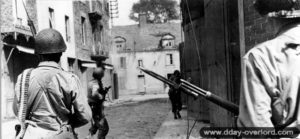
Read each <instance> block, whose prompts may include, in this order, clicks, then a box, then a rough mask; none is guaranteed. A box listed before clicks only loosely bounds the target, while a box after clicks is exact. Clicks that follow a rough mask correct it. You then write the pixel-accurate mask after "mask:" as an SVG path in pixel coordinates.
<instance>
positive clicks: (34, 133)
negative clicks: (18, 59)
mask: <svg viewBox="0 0 300 139" xmlns="http://www.w3.org/2000/svg"><path fill="white" fill-rule="evenodd" d="M65 50H66V44H65V42H64V40H63V37H62V36H61V34H60V33H59V32H58V31H56V30H54V29H44V30H41V31H40V32H39V33H38V34H37V35H36V37H35V53H36V54H37V55H38V57H39V60H40V63H39V65H38V66H37V67H36V68H35V69H32V71H31V74H30V78H29V87H28V102H27V113H28V114H27V115H26V121H29V123H31V124H28V126H27V129H26V132H25V134H24V137H23V139H38V138H49V139H50V138H70V139H71V138H76V136H75V135H74V134H73V133H75V132H74V131H73V128H77V127H80V126H83V125H85V124H87V123H88V122H89V120H90V119H91V110H90V108H89V107H88V103H87V100H86V97H85V94H84V93H83V92H82V89H81V85H80V81H79V79H78V77H77V76H76V75H74V74H72V73H69V72H66V71H64V70H63V69H62V68H61V67H60V66H59V64H58V63H59V61H60V57H61V55H62V53H63V52H64V51H65ZM21 76H22V74H21V75H19V76H18V80H17V83H16V89H15V90H16V93H15V94H16V95H15V100H14V112H15V114H16V115H17V114H18V110H19V106H20V105H22V104H20V98H21V95H22V94H21V91H22V90H20V86H21V85H22V84H21V83H22V82H23V81H21V78H22V77H21Z"/></svg>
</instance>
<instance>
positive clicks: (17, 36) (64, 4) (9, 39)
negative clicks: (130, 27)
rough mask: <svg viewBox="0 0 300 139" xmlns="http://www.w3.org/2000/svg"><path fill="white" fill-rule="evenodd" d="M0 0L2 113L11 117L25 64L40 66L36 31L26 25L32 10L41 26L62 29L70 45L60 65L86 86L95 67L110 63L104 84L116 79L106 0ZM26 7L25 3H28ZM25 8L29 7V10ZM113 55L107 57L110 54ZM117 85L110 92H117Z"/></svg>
mask: <svg viewBox="0 0 300 139" xmlns="http://www.w3.org/2000/svg"><path fill="white" fill-rule="evenodd" d="M24 2H25V6H24V5H23V3H22V0H13V1H11V0H1V4H3V6H1V22H4V24H2V25H1V37H2V40H3V42H4V47H3V53H4V54H3V56H2V57H1V60H2V61H1V62H2V65H1V69H3V70H2V73H1V74H2V78H1V81H2V82H1V83H2V86H3V87H2V88H1V92H2V93H1V95H2V108H5V109H2V113H3V117H2V118H11V117H13V116H14V114H13V113H12V109H11V108H12V102H13V97H14V86H15V82H16V77H17V76H18V75H19V74H20V73H21V72H22V71H23V70H24V69H26V68H29V67H36V66H37V64H38V60H37V57H36V56H35V55H34V50H33V35H32V33H31V31H30V28H29V26H28V25H27V19H28V17H27V15H26V11H27V12H28V15H29V16H30V18H31V19H32V20H33V22H34V24H35V28H36V30H37V32H38V31H39V30H42V29H45V28H54V29H56V30H58V31H59V32H60V33H61V34H62V36H63V38H64V40H65V42H66V44H67V50H66V52H65V53H64V54H63V56H62V58H61V62H60V65H61V67H62V68H63V69H64V70H66V71H70V72H73V73H75V74H76V75H78V77H79V78H80V81H81V84H82V86H83V91H84V92H86V91H87V83H88V81H89V80H91V78H92V71H93V68H94V67H97V66H99V65H100V64H105V65H106V67H107V68H108V70H107V71H106V72H107V74H106V76H105V79H104V84H105V85H111V84H112V83H113V76H112V75H113V67H112V65H111V64H110V60H109V59H108V48H109V47H110V34H109V25H108V23H109V10H108V7H107V6H108V1H106V0H88V1H87V0H85V1H73V0H64V1H60V0H55V1H54V0H53V1H39V0H38V1H36V0H26V1H24ZM24 7H25V8H24ZM25 9H26V10H25ZM107 59H108V60H107ZM112 92H114V90H113V89H112V90H111V92H110V95H109V96H110V97H112Z"/></svg>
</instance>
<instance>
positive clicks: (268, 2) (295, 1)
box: [254, 0, 300, 18]
mask: <svg viewBox="0 0 300 139" xmlns="http://www.w3.org/2000/svg"><path fill="white" fill-rule="evenodd" d="M299 4H300V0H255V2H254V7H255V9H256V10H257V11H258V12H259V14H261V15H268V16H269V17H279V18H299V17H300V11H299V10H300V5H299Z"/></svg>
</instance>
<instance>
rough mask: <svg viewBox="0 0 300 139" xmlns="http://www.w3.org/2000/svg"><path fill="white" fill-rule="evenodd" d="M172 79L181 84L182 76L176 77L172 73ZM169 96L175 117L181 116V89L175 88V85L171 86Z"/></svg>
mask: <svg viewBox="0 0 300 139" xmlns="http://www.w3.org/2000/svg"><path fill="white" fill-rule="evenodd" d="M170 80H171V81H173V82H175V83H176V84H178V85H179V84H180V77H176V76H175V75H172V76H171V77H170ZM168 94H169V98H170V101H171V104H172V112H173V113H174V118H175V119H177V118H181V115H180V114H179V111H181V109H182V101H181V92H180V90H179V89H175V88H173V87H170V89H169V93H168Z"/></svg>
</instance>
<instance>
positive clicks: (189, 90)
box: [139, 67, 239, 115]
mask: <svg viewBox="0 0 300 139" xmlns="http://www.w3.org/2000/svg"><path fill="white" fill-rule="evenodd" d="M139 68H140V69H141V70H142V71H143V72H145V73H147V74H148V75H150V76H152V77H154V78H156V79H158V80H160V81H162V82H164V83H166V84H168V85H170V86H172V87H174V88H176V89H180V90H182V91H183V92H184V93H186V94H188V95H192V96H193V97H195V98H198V97H199V96H200V95H201V96H203V97H204V98H206V99H207V100H209V101H211V102H213V103H215V104H217V105H219V106H220V107H222V108H225V109H226V110H228V111H230V112H232V113H234V114H235V115H237V114H238V113H239V107H238V105H236V104H234V103H232V102H230V101H227V100H225V99H223V98H221V97H219V96H217V95H214V94H212V93H211V92H209V91H206V90H204V89H202V88H200V87H198V86H196V85H193V84H191V83H189V82H187V81H185V80H182V79H181V84H180V85H177V84H176V83H174V82H173V81H170V80H168V79H166V78H165V77H163V76H161V75H159V74H157V73H155V72H152V71H150V70H147V69H145V68H143V67H139Z"/></svg>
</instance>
